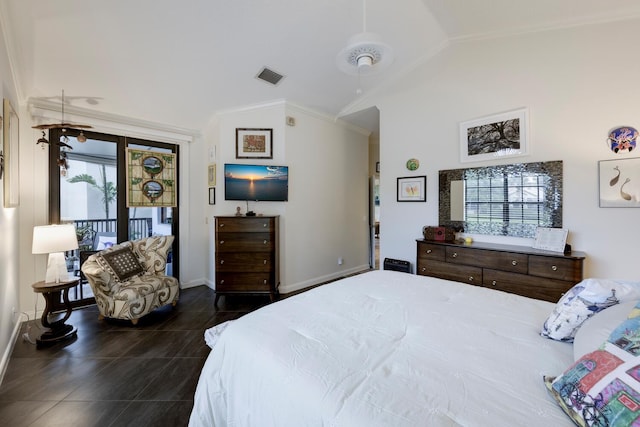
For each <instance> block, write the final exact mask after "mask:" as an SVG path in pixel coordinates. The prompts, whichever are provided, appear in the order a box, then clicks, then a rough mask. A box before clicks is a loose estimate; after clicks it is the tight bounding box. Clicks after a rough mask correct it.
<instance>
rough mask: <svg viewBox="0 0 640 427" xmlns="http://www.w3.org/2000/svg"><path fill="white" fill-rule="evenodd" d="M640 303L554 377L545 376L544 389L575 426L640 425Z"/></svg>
mask: <svg viewBox="0 0 640 427" xmlns="http://www.w3.org/2000/svg"><path fill="white" fill-rule="evenodd" d="M636 309H640V306H636V307H635V308H634V310H632V312H631V313H630V316H634V315H636V316H635V317H630V318H628V319H626V320H625V321H624V322H622V323H621V324H620V325H619V326H618V327H617V328H616V329H615V330H614V331H613V332H612V333H611V335H609V338H608V339H607V341H605V342H604V344H602V345H601V346H600V348H599V349H597V350H595V351H593V352H591V353H588V354H586V355H584V356H583V357H581V358H580V359H579V360H578V361H577V362H575V363H574V364H573V365H572V366H571V367H570V368H569V369H567V370H566V371H565V372H564V373H563V374H562V375H560V376H559V377H557V378H553V377H545V378H544V382H545V385H546V386H547V389H548V390H549V392H550V393H551V395H552V396H553V398H554V399H555V400H556V401H557V402H558V404H559V405H560V407H561V408H562V409H563V410H564V411H565V412H566V413H567V415H569V416H570V417H571V419H572V420H573V421H574V422H575V423H576V424H577V425H579V426H637V425H640V317H638V316H637V314H638V313H640V310H636Z"/></svg>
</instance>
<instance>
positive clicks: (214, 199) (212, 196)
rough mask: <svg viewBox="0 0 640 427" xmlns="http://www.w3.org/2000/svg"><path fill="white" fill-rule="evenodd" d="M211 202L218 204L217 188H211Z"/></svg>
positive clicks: (211, 203)
mask: <svg viewBox="0 0 640 427" xmlns="http://www.w3.org/2000/svg"><path fill="white" fill-rule="evenodd" d="M209 204H210V205H215V204H216V189H215V188H213V187H212V188H210V189H209Z"/></svg>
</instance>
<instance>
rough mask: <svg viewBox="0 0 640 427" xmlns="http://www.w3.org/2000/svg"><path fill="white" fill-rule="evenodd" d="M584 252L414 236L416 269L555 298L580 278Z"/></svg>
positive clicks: (545, 297)
mask: <svg viewBox="0 0 640 427" xmlns="http://www.w3.org/2000/svg"><path fill="white" fill-rule="evenodd" d="M584 258H585V254H584V253H582V252H576V251H574V252H572V253H571V254H568V255H567V254H561V253H555V252H549V251H541V250H537V249H533V248H527V247H524V246H515V245H501V244H493V243H472V244H459V243H445V242H432V241H427V240H423V239H419V240H417V263H416V266H417V268H416V273H417V274H420V275H423V276H434V277H439V278H442V279H448V280H454V281H457V282H464V283H469V284H472V285H477V286H485V287H489V288H493V289H498V290H501V291H505V292H511V293H514V294H518V295H524V296H527V297H531V298H536V299H541V300H546V301H551V302H556V301H558V300H559V299H560V297H561V296H562V294H564V293H565V292H566V291H567V290H569V289H570V288H571V287H572V286H573V285H575V284H576V283H578V282H580V281H581V280H582V269H583V261H584Z"/></svg>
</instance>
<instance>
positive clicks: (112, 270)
mask: <svg viewBox="0 0 640 427" xmlns="http://www.w3.org/2000/svg"><path fill="white" fill-rule="evenodd" d="M96 262H97V263H98V264H100V266H101V267H102V268H104V269H105V270H107V271H108V272H109V274H111V275H112V276H113V277H114V278H115V279H116V281H118V282H124V281H125V280H127V279H129V278H131V277H133V276H138V275H140V274H141V273H143V272H144V269H143V268H142V265H141V264H140V262H139V261H138V258H137V257H136V255H135V254H134V253H133V251H132V250H131V248H129V247H128V246H124V247H120V248H117V249H114V250H108V251H103V252H100V253H98V254H97V255H96Z"/></svg>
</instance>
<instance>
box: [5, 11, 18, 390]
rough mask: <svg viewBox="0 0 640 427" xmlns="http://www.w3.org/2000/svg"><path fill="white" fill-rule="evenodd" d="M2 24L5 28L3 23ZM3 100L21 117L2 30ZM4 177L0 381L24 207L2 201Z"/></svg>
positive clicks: (11, 327)
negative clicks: (15, 206) (19, 224)
mask: <svg viewBox="0 0 640 427" xmlns="http://www.w3.org/2000/svg"><path fill="white" fill-rule="evenodd" d="M0 25H2V24H1V22H0ZM0 30H2V28H0ZM0 98H6V99H9V100H10V101H11V104H12V105H13V108H14V109H15V110H16V112H17V113H18V117H20V111H19V106H18V103H17V97H16V90H15V82H14V81H13V78H12V76H11V68H10V64H9V59H8V55H7V50H6V44H5V40H4V35H3V31H0ZM0 116H2V117H3V120H6V119H5V118H4V113H0ZM0 135H1V132H0ZM1 143H2V136H0V150H2V144H1ZM5 177H6V172H5V175H3V179H2V180H0V381H1V380H2V376H3V374H4V371H5V369H6V365H7V363H8V360H9V356H10V352H11V348H12V343H13V337H14V336H15V335H16V334H17V331H18V327H19V324H18V316H15V315H14V314H13V309H14V308H15V309H19V300H18V295H19V292H20V290H19V289H20V274H19V258H18V248H19V245H20V239H19V230H18V219H19V217H20V214H21V208H20V207H17V208H5V207H4V204H3V203H2V201H3V200H4V180H5V179H6V178H5Z"/></svg>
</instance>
